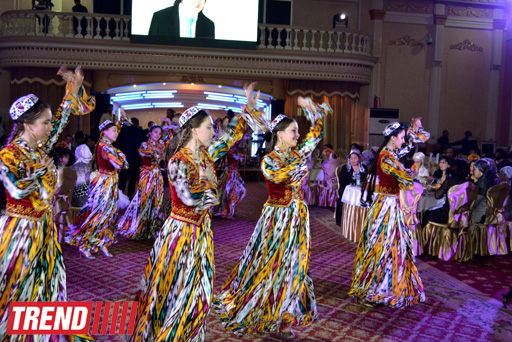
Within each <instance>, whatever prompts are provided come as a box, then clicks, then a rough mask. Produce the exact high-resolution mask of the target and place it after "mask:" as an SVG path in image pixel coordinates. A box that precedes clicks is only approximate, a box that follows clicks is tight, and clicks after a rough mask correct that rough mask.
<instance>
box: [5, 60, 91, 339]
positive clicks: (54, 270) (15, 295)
mask: <svg viewBox="0 0 512 342" xmlns="http://www.w3.org/2000/svg"><path fill="white" fill-rule="evenodd" d="M59 74H60V75H62V76H63V78H64V80H66V81H67V82H68V83H67V85H66V95H65V96H64V98H63V100H62V103H61V105H60V107H59V109H58V110H57V112H56V113H55V115H53V117H52V112H51V110H50V106H49V105H48V104H47V103H45V102H44V101H42V100H40V99H38V98H37V97H36V96H35V95H32V94H30V95H26V96H23V97H21V98H19V99H18V100H16V101H15V102H14V103H13V104H12V106H11V108H10V110H9V114H10V116H11V118H12V120H13V121H14V126H13V128H12V133H11V136H10V138H9V143H8V145H7V146H6V147H5V148H4V149H3V150H2V151H0V177H1V179H2V181H3V183H4V186H5V189H6V193H7V209H6V213H5V215H2V216H1V217H0V236H1V239H2V243H1V245H0V279H2V286H1V287H0V295H1V297H0V340H2V341H4V340H7V339H9V340H16V341H25V340H27V341H28V340H31V341H50V340H51V341H54V340H57V338H58V337H57V336H52V335H33V336H30V337H28V336H24V335H18V336H13V337H12V339H10V338H9V337H7V336H6V329H7V321H8V315H9V308H10V304H11V303H12V302H29V301H34V302H35V301H37V302H54V301H55V302H64V301H66V300H67V294H66V270H65V266H64V261H63V259H62V251H61V248H60V245H59V243H58V242H57V233H56V230H55V224H54V220H53V213H52V203H53V197H54V193H55V186H56V183H57V171H56V169H55V165H54V163H53V161H52V160H51V158H50V157H49V156H48V152H49V151H50V150H51V149H52V147H53V145H54V144H55V142H56V140H57V138H58V136H59V134H60V133H61V132H62V130H63V129H64V127H65V126H66V125H67V123H68V120H69V116H70V115H71V114H74V115H81V114H86V113H89V112H90V111H91V110H93V109H94V106H95V99H94V97H88V96H87V93H86V92H85V90H84V88H83V87H82V80H83V73H82V71H81V69H80V68H79V67H78V68H77V69H76V70H75V73H74V74H73V73H72V72H70V71H66V70H65V69H64V68H61V70H59ZM71 339H72V340H73V339H74V340H77V341H78V340H86V339H87V340H89V339H90V340H92V339H91V338H90V337H85V336H76V337H73V338H71Z"/></svg>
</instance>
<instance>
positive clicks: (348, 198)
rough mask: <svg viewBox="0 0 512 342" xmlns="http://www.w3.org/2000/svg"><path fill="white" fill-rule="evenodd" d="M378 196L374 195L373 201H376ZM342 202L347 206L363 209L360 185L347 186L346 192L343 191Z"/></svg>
mask: <svg viewBox="0 0 512 342" xmlns="http://www.w3.org/2000/svg"><path fill="white" fill-rule="evenodd" d="M365 196H366V191H365ZM376 196H377V194H376V193H373V199H375V197H376ZM341 201H342V202H343V203H346V204H352V205H357V206H359V207H361V187H360V186H359V185H347V186H346V187H345V191H343V197H341Z"/></svg>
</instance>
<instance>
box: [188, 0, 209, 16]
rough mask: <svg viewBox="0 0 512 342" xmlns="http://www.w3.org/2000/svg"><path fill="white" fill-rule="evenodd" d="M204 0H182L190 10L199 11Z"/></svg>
mask: <svg viewBox="0 0 512 342" xmlns="http://www.w3.org/2000/svg"><path fill="white" fill-rule="evenodd" d="M205 2H206V0H182V3H183V5H184V6H186V7H187V8H188V9H189V10H190V11H191V12H195V13H199V12H201V11H202V10H203V8H204V3H205Z"/></svg>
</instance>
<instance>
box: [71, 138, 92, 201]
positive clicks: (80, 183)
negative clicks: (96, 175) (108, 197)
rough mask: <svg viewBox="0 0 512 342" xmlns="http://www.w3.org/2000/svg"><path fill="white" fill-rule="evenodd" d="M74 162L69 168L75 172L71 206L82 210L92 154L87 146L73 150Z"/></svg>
mask: <svg viewBox="0 0 512 342" xmlns="http://www.w3.org/2000/svg"><path fill="white" fill-rule="evenodd" d="M75 157H76V161H75V163H74V164H73V165H72V166H71V168H72V169H73V170H75V172H76V185H75V191H73V198H72V200H71V205H72V206H73V207H79V208H82V207H83V206H84V204H85V202H86V201H87V193H88V191H89V178H90V176H91V162H92V153H91V150H90V149H89V146H87V145H86V144H82V145H80V146H78V147H77V148H76V150H75Z"/></svg>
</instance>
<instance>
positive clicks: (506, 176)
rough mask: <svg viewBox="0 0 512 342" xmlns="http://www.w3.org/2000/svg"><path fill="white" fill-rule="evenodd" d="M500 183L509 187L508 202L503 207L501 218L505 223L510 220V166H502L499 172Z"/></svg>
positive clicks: (511, 211) (511, 201)
mask: <svg viewBox="0 0 512 342" xmlns="http://www.w3.org/2000/svg"><path fill="white" fill-rule="evenodd" d="M499 178H500V181H502V182H506V183H507V184H508V185H511V187H510V193H509V196H508V202H507V204H506V205H505V212H504V213H503V216H504V217H505V221H510V220H511V219H512V166H504V167H502V168H501V170H500V172H499Z"/></svg>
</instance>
